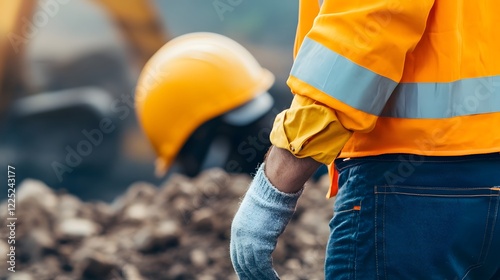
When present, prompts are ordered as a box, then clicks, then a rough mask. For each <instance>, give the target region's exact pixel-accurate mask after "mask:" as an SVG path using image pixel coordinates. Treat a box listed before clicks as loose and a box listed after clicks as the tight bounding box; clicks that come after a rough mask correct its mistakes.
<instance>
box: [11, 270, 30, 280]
mask: <svg viewBox="0 0 500 280" xmlns="http://www.w3.org/2000/svg"><path fill="white" fill-rule="evenodd" d="M7 280H35V278H34V277H33V276H32V275H31V274H30V273H28V272H21V271H16V273H13V274H11V275H10V276H9V277H8V278H7Z"/></svg>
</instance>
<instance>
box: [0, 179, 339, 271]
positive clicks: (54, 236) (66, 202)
mask: <svg viewBox="0 0 500 280" xmlns="http://www.w3.org/2000/svg"><path fill="white" fill-rule="evenodd" d="M249 182H250V177H249V176H247V175H234V174H227V173H225V172H224V171H222V170H219V169H212V170H208V171H206V172H204V173H202V174H200V175H199V176H198V177H196V178H193V179H191V178H187V177H184V176H182V175H174V176H172V177H171V178H170V179H169V180H168V181H167V182H166V183H165V184H163V185H162V186H159V187H156V186H153V185H150V184H148V183H141V182H139V183H136V184H134V185H132V186H131V187H130V188H129V189H128V191H127V192H126V193H124V194H123V195H122V196H121V197H119V198H117V199H116V200H115V201H114V202H113V203H110V204H107V203H103V202H83V201H81V200H80V199H78V198H77V197H75V196H73V195H71V194H67V193H62V192H58V193H56V192H54V190H52V189H51V188H49V187H47V186H45V185H44V184H43V183H41V182H39V181H34V180H25V181H24V182H23V183H22V184H21V186H20V187H19V188H18V190H17V205H16V215H17V218H18V220H17V227H16V244H15V246H16V271H17V272H16V273H11V272H8V270H7V262H6V254H7V250H8V244H7V242H6V239H5V238H2V240H0V277H1V279H9V280H15V279H36V280H44V279H47V280H48V279H50V280H53V279H55V280H71V279H92V280H93V279H127V280H146V279H201V280H211V279H214V280H215V279H217V280H218V279H237V277H236V276H235V275H234V272H233V269H232V266H231V262H230V259H229V237H230V225H231V220H232V217H233V216H234V214H235V212H236V210H237V208H238V204H239V202H240V199H241V197H242V196H243V194H244V193H245V191H246V189H247V187H248V184H249ZM327 187H328V178H327V177H326V176H325V177H323V178H322V179H320V180H319V181H318V182H316V183H308V185H307V187H306V190H305V192H304V194H303V196H302V198H301V199H300V201H299V205H298V208H297V211H296V214H295V216H294V218H293V219H292V221H291V223H290V225H289V226H288V228H287V230H286V231H285V233H284V234H283V236H282V238H281V239H280V241H279V242H278V245H277V248H276V251H275V252H274V255H273V260H274V266H275V268H276V270H277V271H278V273H279V274H280V275H281V278H282V279H285V280H286V279H289V280H298V279H308V280H309V279H311V280H314V279H323V262H324V249H325V245H326V242H327V239H328V221H329V219H330V217H331V209H332V204H333V201H332V200H326V199H325V192H326V191H327ZM0 218H1V219H3V220H6V218H7V205H6V202H4V203H3V204H2V205H0ZM0 234H1V235H2V236H8V232H7V228H6V227H3V228H2V229H1V230H0Z"/></svg>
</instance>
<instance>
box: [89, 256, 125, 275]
mask: <svg viewBox="0 0 500 280" xmlns="http://www.w3.org/2000/svg"><path fill="white" fill-rule="evenodd" d="M118 269H119V266H118V265H117V263H116V261H115V260H114V259H113V258H112V257H110V256H106V255H104V254H101V253H97V252H96V253H94V254H92V255H91V256H88V257H87V258H86V259H85V260H84V261H83V265H82V268H81V271H82V276H84V277H87V278H90V279H106V278H107V276H108V275H110V273H111V272H112V271H113V270H118Z"/></svg>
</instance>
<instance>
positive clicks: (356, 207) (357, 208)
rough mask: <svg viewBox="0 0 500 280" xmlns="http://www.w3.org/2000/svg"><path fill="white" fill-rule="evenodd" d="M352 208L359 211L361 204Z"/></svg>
mask: <svg viewBox="0 0 500 280" xmlns="http://www.w3.org/2000/svg"><path fill="white" fill-rule="evenodd" d="M352 210H356V211H359V210H361V205H356V206H354V207H353V208H352Z"/></svg>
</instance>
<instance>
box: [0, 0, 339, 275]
mask: <svg viewBox="0 0 500 280" xmlns="http://www.w3.org/2000/svg"><path fill="white" fill-rule="evenodd" d="M297 5H298V1H277V0H210V1H207V0H122V1H119V0H19V1H17V0H16V1H14V0H0V169H2V168H3V170H0V182H2V183H1V184H2V185H3V186H5V187H3V188H2V190H4V191H2V192H0V200H1V201H2V203H1V204H0V220H3V221H6V222H11V220H9V219H8V218H12V216H13V215H12V214H15V217H16V218H17V220H15V223H16V227H15V230H14V231H13V230H11V229H10V228H9V227H6V226H3V227H1V228H0V236H1V238H0V279H8V280H20V279H22V280H45V279H47V280H53V279H56V280H72V279H89V280H95V279H113V280H114V279H126V280H146V279H202V280H215V279H236V278H237V277H236V275H235V274H234V271H233V268H232V265H231V262H230V258H229V249H228V248H229V239H230V227H231V221H232V217H233V216H234V214H235V212H236V211H237V209H238V206H239V201H240V199H241V197H242V196H243V195H244V193H245V191H246V189H247V187H248V185H249V183H250V179H251V177H250V176H248V174H229V173H228V172H227V171H231V170H223V169H207V170H204V171H203V172H201V173H200V174H198V175H197V176H194V177H193V178H191V177H189V176H184V175H181V174H175V173H174V174H170V177H169V178H168V179H167V178H166V177H164V178H162V179H158V178H157V177H155V175H154V173H155V165H154V163H155V159H156V155H155V153H154V151H153V149H152V147H151V145H150V143H149V141H148V140H147V139H146V136H145V135H144V133H143V132H142V131H141V129H140V127H139V124H138V121H137V118H136V114H135V110H134V91H135V87H136V83H137V80H138V76H139V74H140V72H141V70H142V68H143V66H144V64H145V63H146V61H147V60H148V59H149V58H150V57H151V56H152V55H153V54H154V53H155V52H156V51H157V50H158V49H159V48H160V47H161V46H163V45H164V44H165V43H166V42H167V41H168V40H170V39H172V38H175V37H177V36H180V35H183V34H187V33H191V32H200V31H208V32H215V33H219V34H222V35H225V36H227V37H229V38H232V39H234V40H235V41H237V42H238V43H240V44H241V45H243V46H244V47H245V48H247V49H248V50H249V51H250V53H252V54H253V55H254V56H255V58H256V59H257V60H258V62H259V63H260V64H261V65H262V67H264V68H266V69H268V70H270V71H271V72H272V73H273V74H274V75H275V77H276V81H275V83H274V85H273V86H272V88H271V89H270V90H269V92H270V94H271V95H272V97H273V98H274V103H273V105H272V108H271V109H269V110H268V111H267V113H265V117H266V118H265V122H264V121H261V120H259V121H254V123H257V122H259V125H260V127H259V126H256V127H255V128H256V129H258V130H253V131H250V130H247V126H241V127H240V128H239V130H235V131H232V135H234V134H243V135H238V137H239V138H237V137H234V138H236V139H238V140H235V141H239V143H240V144H241V143H245V142H244V141H248V142H249V143H248V144H250V145H253V146H252V147H250V148H251V150H249V151H250V152H251V153H250V154H249V155H250V156H251V157H252V159H250V158H244V157H243V158H242V159H241V160H240V161H239V162H237V163H238V164H240V165H244V164H246V165H249V166H250V171H248V170H247V173H250V172H252V171H253V170H255V169H254V166H256V164H257V162H260V161H261V160H262V156H263V153H264V152H265V151H266V149H267V146H268V145H269V142H268V139H264V138H266V137H264V136H263V133H262V132H267V133H268V132H269V131H270V128H271V124H272V119H273V118H274V115H275V114H276V113H278V112H280V111H281V110H283V109H284V108H286V107H288V105H289V104H290V101H291V99H292V95H291V94H290V92H289V90H288V87H287V86H286V83H285V82H286V79H287V76H288V73H289V71H290V68H291V65H292V51H293V41H294V35H295V27H296V20H297V9H298V7H297ZM261 96H263V95H261ZM253 104H254V105H255V104H256V103H253ZM257 105H259V104H257ZM242 108H243V107H238V108H236V109H235V110H239V109H242ZM266 108H267V107H266ZM254 109H255V107H254ZM240 111H241V110H240ZM243 111H244V110H243ZM247 111H248V110H247ZM256 111H258V110H256ZM231 112H233V113H234V110H232V111H231ZM185 115H186V114H185ZM271 116H272V119H271V118H270V117H271ZM261 119H262V120H264V117H262V118H261ZM210 122H211V121H210ZM165 124H166V126H167V124H168V120H165ZM248 126H249V125H248ZM226 128H227V127H226ZM166 129H175V128H168V127H166ZM202 132H203V133H198V134H197V133H193V135H198V136H200V135H201V136H200V137H198V138H197V139H196V141H194V144H193V143H191V144H192V145H191V146H189V147H193V150H195V149H198V148H200V146H201V147H202V148H203V146H204V145H207V146H208V144H206V142H207V138H210V137H208V136H212V135H210V134H214V132H213V130H211V127H210V126H208V127H205V131H203V130H202ZM264 134H265V133H264ZM207 135H208V136H207ZM205 136H207V137H205ZM193 137H194V136H193ZM248 137H253V138H248ZM212 138H213V137H212ZM242 139H243V140H242ZM251 139H253V140H252V141H254V143H250V141H251ZM188 142H189V141H188ZM186 146H188V145H187V144H186V145H185V146H184V148H185V147H186ZM184 148H183V150H184ZM247 148H248V147H247ZM252 149H253V150H252ZM246 151H248V150H246ZM181 152H182V151H181ZM237 152H238V153H239V154H240V156H243V153H242V152H240V151H239V150H238V151H237ZM257 154H259V156H257ZM209 155H210V153H208V154H207V155H206V156H205V157H206V158H210V157H209ZM8 165H12V166H14V167H15V173H16V178H15V179H16V184H17V187H18V188H17V187H16V194H15V195H16V207H15V213H10V212H9V211H8V209H9V207H11V206H8V203H11V202H8V201H7V200H6V199H5V198H6V196H7V193H8V192H7V186H8V184H7V182H8V181H7V166H8ZM226 169H227V166H226ZM318 177H319V176H318ZM33 179H35V180H33ZM329 182H330V181H329V178H328V177H327V176H323V177H322V178H321V179H320V180H317V181H315V182H312V183H311V184H312V185H314V186H312V187H310V188H309V187H308V188H306V191H305V192H304V195H303V196H302V198H301V203H299V206H298V207H297V211H296V214H295V216H294V218H293V219H292V221H291V223H290V225H289V227H288V229H287V230H286V231H285V233H284V234H283V236H282V238H280V241H279V242H278V245H277V249H276V251H275V253H274V255H273V261H274V265H275V268H276V270H277V271H278V273H279V274H280V276H282V277H281V279H289V280H301V279H308V280H314V279H323V263H324V248H325V244H326V241H327V239H328V226H327V225H328V221H329V219H330V217H331V209H332V208H331V204H332V203H333V202H332V201H325V192H326V191H327V189H328V186H329ZM13 234H14V235H13ZM12 236H14V237H15V241H16V243H15V244H11V243H9V242H10V239H8V238H10V237H12ZM13 245H15V250H13V249H12V247H10V246H13ZM8 254H11V255H8ZM12 254H15V269H16V273H11V272H9V271H8V270H7V269H8V267H12V264H13V263H10V262H9V261H12V259H13V256H12Z"/></svg>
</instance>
